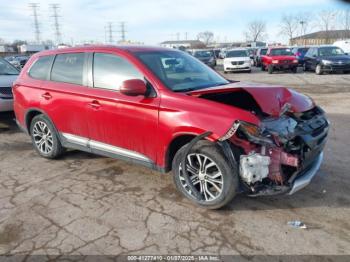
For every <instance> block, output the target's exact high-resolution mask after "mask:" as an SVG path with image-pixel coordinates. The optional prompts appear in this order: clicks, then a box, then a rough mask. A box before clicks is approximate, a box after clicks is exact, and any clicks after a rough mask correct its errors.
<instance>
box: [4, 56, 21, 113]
mask: <svg viewBox="0 0 350 262" xmlns="http://www.w3.org/2000/svg"><path fill="white" fill-rule="evenodd" d="M18 74H19V71H18V69H17V68H15V67H14V66H13V65H11V64H10V63H9V62H7V61H6V60H5V59H3V58H1V57H0V112H5V111H12V110H13V94H12V83H13V81H15V80H16V78H17V76H18Z"/></svg>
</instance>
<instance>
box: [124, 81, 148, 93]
mask: <svg viewBox="0 0 350 262" xmlns="http://www.w3.org/2000/svg"><path fill="white" fill-rule="evenodd" d="M146 92H147V87H146V84H145V82H144V81H142V80H141V79H129V80H125V81H123V83H122V85H121V87H120V93H122V94H124V95H127V96H145V95H146Z"/></svg>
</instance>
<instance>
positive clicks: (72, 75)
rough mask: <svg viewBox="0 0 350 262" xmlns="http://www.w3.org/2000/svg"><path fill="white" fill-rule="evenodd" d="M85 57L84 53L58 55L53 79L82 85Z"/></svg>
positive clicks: (52, 73) (52, 72) (53, 70)
mask: <svg viewBox="0 0 350 262" xmlns="http://www.w3.org/2000/svg"><path fill="white" fill-rule="evenodd" d="M84 59H85V54H84V53H69V54H60V55H57V56H56V59H55V62H54V64H53V67H52V71H51V80H52V81H56V82H65V83H71V84H77V85H82V84H83V69H84Z"/></svg>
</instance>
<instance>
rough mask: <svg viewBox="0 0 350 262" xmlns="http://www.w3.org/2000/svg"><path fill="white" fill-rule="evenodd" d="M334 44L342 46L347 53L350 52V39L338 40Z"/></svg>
mask: <svg viewBox="0 0 350 262" xmlns="http://www.w3.org/2000/svg"><path fill="white" fill-rule="evenodd" d="M333 45H335V46H337V47H340V48H341V49H343V51H344V52H345V53H348V54H350V39H346V40H340V41H336V42H334V44H333Z"/></svg>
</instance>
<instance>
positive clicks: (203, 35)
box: [197, 31, 214, 45]
mask: <svg viewBox="0 0 350 262" xmlns="http://www.w3.org/2000/svg"><path fill="white" fill-rule="evenodd" d="M197 38H198V39H199V40H202V41H203V42H204V43H205V44H206V45H208V44H209V43H210V42H212V41H213V39H214V33H213V32H210V31H204V32H200V33H199V34H198V35H197Z"/></svg>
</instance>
